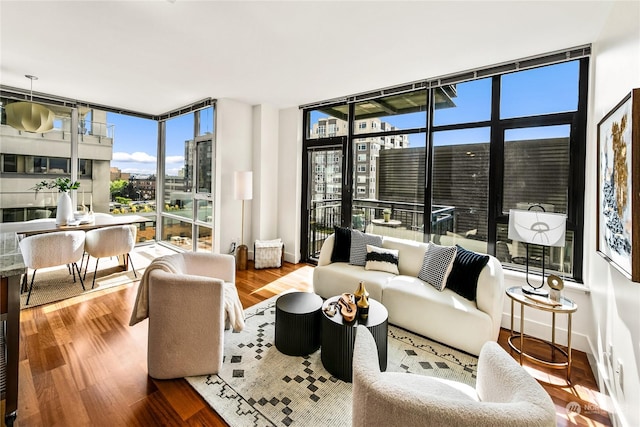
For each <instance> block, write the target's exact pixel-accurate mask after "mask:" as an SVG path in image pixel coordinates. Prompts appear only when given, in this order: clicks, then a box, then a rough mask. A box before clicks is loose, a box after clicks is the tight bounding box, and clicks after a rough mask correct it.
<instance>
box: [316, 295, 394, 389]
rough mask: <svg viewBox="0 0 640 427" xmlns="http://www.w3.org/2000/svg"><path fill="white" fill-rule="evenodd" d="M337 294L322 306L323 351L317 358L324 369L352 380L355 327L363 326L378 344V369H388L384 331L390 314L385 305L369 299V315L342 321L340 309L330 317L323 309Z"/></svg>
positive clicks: (338, 376) (340, 377)
mask: <svg viewBox="0 0 640 427" xmlns="http://www.w3.org/2000/svg"><path fill="white" fill-rule="evenodd" d="M338 298H340V297H339V296H335V297H331V298H329V299H328V300H326V301H325V302H324V304H323V305H322V350H321V351H320V357H321V359H322V364H323V365H324V367H325V369H326V370H327V371H329V373H330V374H331V375H333V376H334V377H336V378H339V379H341V380H343V381H347V382H351V379H352V377H353V369H352V362H353V345H354V343H355V339H356V329H357V328H356V327H357V326H358V325H364V326H366V327H367V329H369V331H370V332H371V335H373V338H374V339H375V341H376V346H377V347H378V359H379V361H380V370H381V371H386V370H387V333H388V326H389V323H388V318H389V313H388V312H387V309H386V308H385V306H384V305H382V304H380V303H379V302H378V301H375V300H372V299H369V317H368V318H367V319H366V320H360V319H358V318H357V317H356V319H355V320H353V321H352V322H345V321H344V319H343V318H342V315H341V314H340V312H338V313H336V314H335V315H334V316H333V317H329V316H328V315H327V313H326V312H325V311H324V308H325V307H326V306H327V305H329V304H330V303H332V302H336V301H337V300H338Z"/></svg>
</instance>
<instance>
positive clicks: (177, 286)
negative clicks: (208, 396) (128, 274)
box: [134, 252, 244, 379]
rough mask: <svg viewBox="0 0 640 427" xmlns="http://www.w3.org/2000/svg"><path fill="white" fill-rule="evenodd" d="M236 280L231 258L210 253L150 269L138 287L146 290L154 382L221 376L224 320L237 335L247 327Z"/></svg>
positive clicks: (174, 258)
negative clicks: (191, 377) (192, 376)
mask: <svg viewBox="0 0 640 427" xmlns="http://www.w3.org/2000/svg"><path fill="white" fill-rule="evenodd" d="M235 274H236V267H235V258H234V257H233V256H231V255H221V254H211V253H198V252H185V253H179V254H175V255H168V256H164V257H161V258H157V259H156V260H155V261H154V262H153V263H151V264H150V265H149V267H147V270H146V272H145V274H144V276H143V278H142V281H141V283H140V286H141V287H143V286H146V285H147V284H148V316H149V335H148V340H149V342H148V357H147V363H148V370H149V375H150V376H151V377H153V378H158V379H168V378H180V377H185V376H191V375H205V374H214V373H217V372H218V371H219V370H220V368H221V366H222V358H223V339H224V338H223V336H224V329H225V319H226V320H227V321H229V323H230V324H231V325H232V326H233V327H234V329H236V330H238V328H240V329H241V326H243V325H244V323H243V322H244V320H243V317H242V318H238V317H237V316H243V313H242V305H241V304H240V301H239V299H238V294H237V290H236V288H235ZM147 282H148V283H147ZM139 298H140V297H139ZM234 303H235V307H232V306H233V305H234ZM233 308H235V310H236V311H235V312H234V311H233ZM230 310H231V311H230ZM142 311H144V310H142ZM230 316H231V317H233V318H231V319H230V318H229V317H230ZM134 317H135V309H134Z"/></svg>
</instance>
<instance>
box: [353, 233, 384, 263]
mask: <svg viewBox="0 0 640 427" xmlns="http://www.w3.org/2000/svg"><path fill="white" fill-rule="evenodd" d="M367 245H371V246H378V247H382V236H376V235H373V234H365V233H363V232H361V231H358V230H351V252H350V254H349V264H352V265H359V266H362V267H364V265H365V264H366V262H367Z"/></svg>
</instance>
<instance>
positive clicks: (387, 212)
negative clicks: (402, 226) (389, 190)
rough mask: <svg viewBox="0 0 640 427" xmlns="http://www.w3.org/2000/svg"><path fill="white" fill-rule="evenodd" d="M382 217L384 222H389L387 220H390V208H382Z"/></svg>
mask: <svg viewBox="0 0 640 427" xmlns="http://www.w3.org/2000/svg"><path fill="white" fill-rule="evenodd" d="M382 217H383V218H384V222H389V220H391V209H389V208H384V209H383V210H382Z"/></svg>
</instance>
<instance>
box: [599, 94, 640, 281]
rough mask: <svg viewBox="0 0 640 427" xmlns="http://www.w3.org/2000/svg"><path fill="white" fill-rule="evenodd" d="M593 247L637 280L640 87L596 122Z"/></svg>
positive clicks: (639, 250)
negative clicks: (595, 201)
mask: <svg viewBox="0 0 640 427" xmlns="http://www.w3.org/2000/svg"><path fill="white" fill-rule="evenodd" d="M597 173H598V196H597V205H598V207H597V210H598V212H597V221H596V228H597V237H596V250H597V252H598V253H599V254H600V255H602V256H603V257H604V258H605V259H606V260H607V261H609V263H611V265H613V266H614V267H615V268H616V269H617V270H619V271H620V272H621V273H622V274H624V275H625V276H627V277H628V278H629V279H631V280H632V281H633V282H640V89H633V90H632V91H631V93H629V94H628V95H627V96H626V97H625V98H624V99H623V100H622V101H620V103H619V104H618V105H616V106H615V107H614V108H613V110H611V111H610V112H609V113H608V114H607V115H606V116H604V118H603V119H602V120H601V121H600V123H598V169H597Z"/></svg>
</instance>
